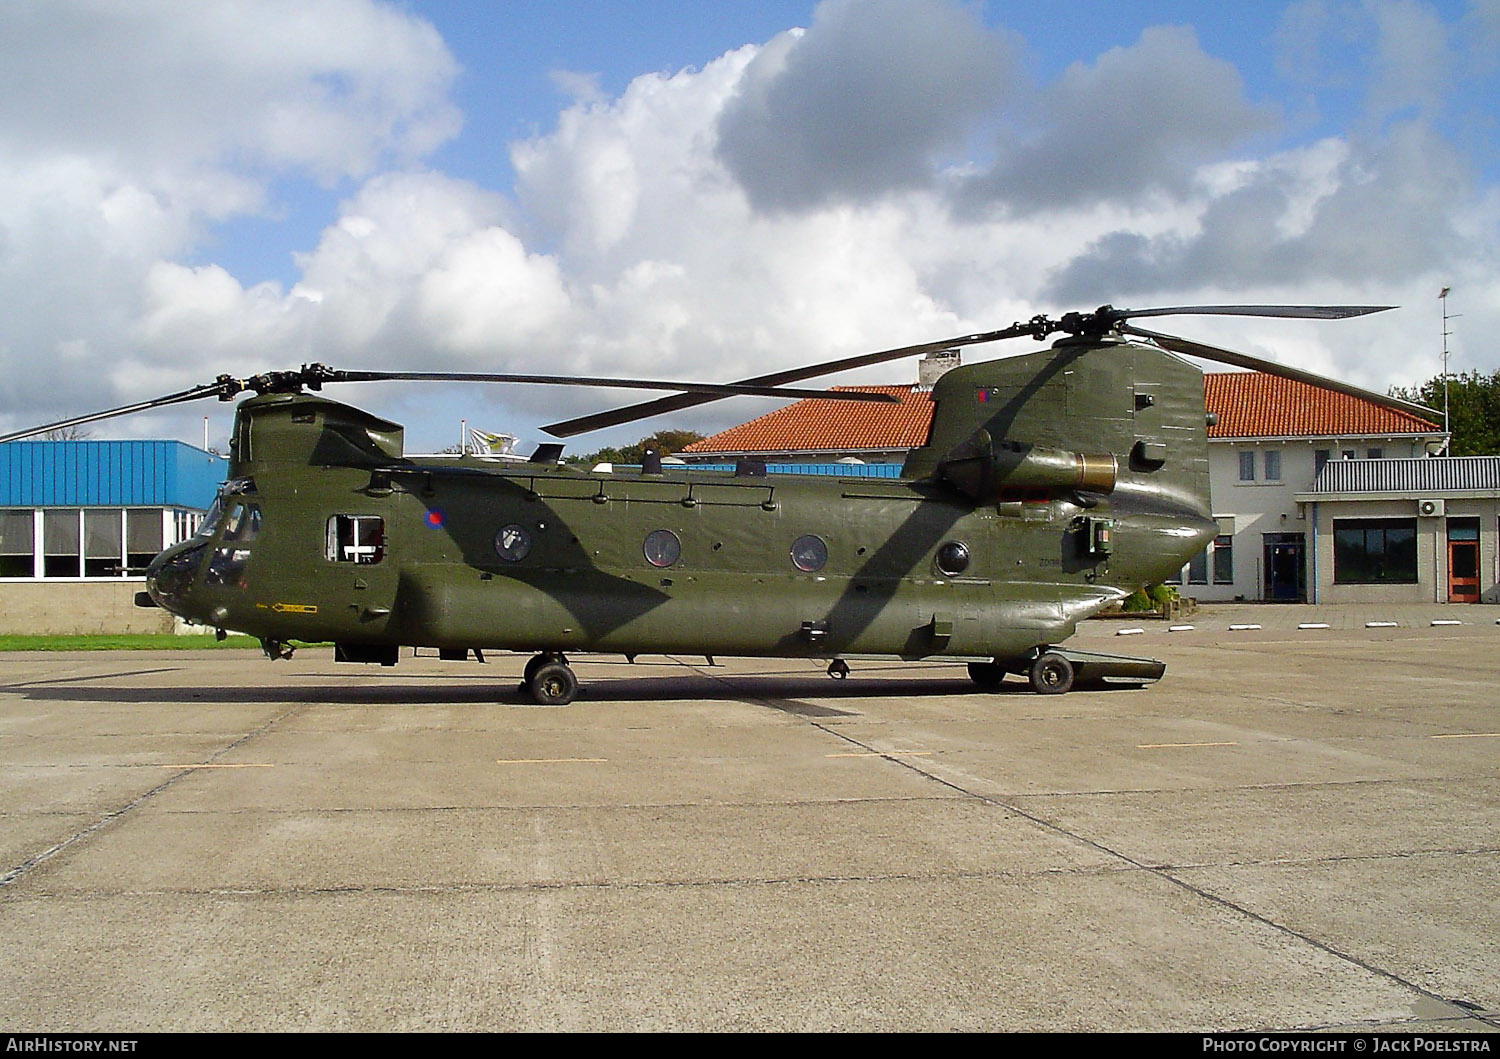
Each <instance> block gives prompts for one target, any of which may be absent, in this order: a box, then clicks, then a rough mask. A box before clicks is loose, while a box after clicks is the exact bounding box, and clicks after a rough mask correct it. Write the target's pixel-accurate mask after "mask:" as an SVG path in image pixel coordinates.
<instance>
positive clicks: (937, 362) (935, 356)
mask: <svg viewBox="0 0 1500 1059" xmlns="http://www.w3.org/2000/svg"><path fill="white" fill-rule="evenodd" d="M959 363H960V354H959V351H958V350H956V349H942V350H938V351H937V352H936V353H929V354H927V355H926V356H925V357H923V358H922V359H921V361H920V362H919V363H918V364H917V389H919V390H930V389H932V388H933V387H934V386H935V385H937V381H938V380H939V379H941V378H942V377H943V376H944V375H945V374H947V373H948V372H950V371H952V370H953V369H954V368H956V367H958V365H959Z"/></svg>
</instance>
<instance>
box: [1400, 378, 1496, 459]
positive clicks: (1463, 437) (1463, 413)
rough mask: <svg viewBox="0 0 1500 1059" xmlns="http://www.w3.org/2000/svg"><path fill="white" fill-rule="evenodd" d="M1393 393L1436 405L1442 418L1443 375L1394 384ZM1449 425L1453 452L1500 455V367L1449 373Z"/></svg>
mask: <svg viewBox="0 0 1500 1059" xmlns="http://www.w3.org/2000/svg"><path fill="white" fill-rule="evenodd" d="M1391 396H1392V397H1400V398H1401V399H1403V400H1406V401H1415V402H1417V403H1418V404H1424V405H1426V406H1427V407H1428V408H1432V409H1435V410H1436V411H1437V412H1438V413H1440V414H1439V416H1438V421H1439V422H1441V421H1442V417H1441V412H1442V410H1443V377H1442V376H1441V375H1438V376H1435V377H1433V378H1431V379H1428V380H1427V381H1426V382H1424V383H1422V384H1421V385H1419V386H1411V387H1407V386H1393V387H1391ZM1448 427H1449V430H1450V431H1451V432H1452V434H1453V440H1452V441H1451V442H1450V444H1449V447H1448V454H1449V455H1450V456H1500V371H1496V372H1494V373H1493V374H1491V375H1482V374H1480V373H1479V372H1477V371H1465V372H1460V373H1459V374H1457V375H1450V376H1448Z"/></svg>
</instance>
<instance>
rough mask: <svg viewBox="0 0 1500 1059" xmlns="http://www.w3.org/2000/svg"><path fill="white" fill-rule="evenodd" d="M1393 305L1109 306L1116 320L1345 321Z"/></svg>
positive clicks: (1379, 311)
mask: <svg viewBox="0 0 1500 1059" xmlns="http://www.w3.org/2000/svg"><path fill="white" fill-rule="evenodd" d="M1394 308H1395V306H1394V305H1174V306H1168V307H1167V308H1163V309H1113V310H1111V312H1110V314H1111V315H1113V316H1114V317H1115V319H1117V320H1135V319H1140V318H1142V317H1146V316H1271V317H1281V318H1285V319H1289V320H1348V319H1350V318H1352V317H1355V316H1368V315H1369V314H1370V313H1383V312H1385V311H1386V310H1387V309H1394Z"/></svg>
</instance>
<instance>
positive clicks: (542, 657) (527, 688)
mask: <svg viewBox="0 0 1500 1059" xmlns="http://www.w3.org/2000/svg"><path fill="white" fill-rule="evenodd" d="M549 661H561V663H562V664H564V666H565V664H567V658H564V657H562V654H559V652H558V651H543V652H541V654H534V655H531V658H529V660H528V661H526V667H525V669H522V670H520V693H522V694H531V685H532V681H535V676H537V670H538V669H541V666H544V664H547V663H549Z"/></svg>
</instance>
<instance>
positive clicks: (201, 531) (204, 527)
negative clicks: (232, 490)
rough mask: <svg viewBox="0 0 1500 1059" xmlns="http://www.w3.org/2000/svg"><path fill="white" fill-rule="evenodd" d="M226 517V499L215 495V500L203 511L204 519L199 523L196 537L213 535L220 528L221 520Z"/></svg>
mask: <svg viewBox="0 0 1500 1059" xmlns="http://www.w3.org/2000/svg"><path fill="white" fill-rule="evenodd" d="M223 517H224V501H223V500H221V499H220V498H219V497H214V502H213V503H212V504H209V505H208V510H207V511H205V512H204V513H203V521H202V522H200V523H198V532H197V533H195V534H193V536H194V537H212V536H213V535H214V534H215V533H217V532H218V529H219V520H220V519H221V518H223Z"/></svg>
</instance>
